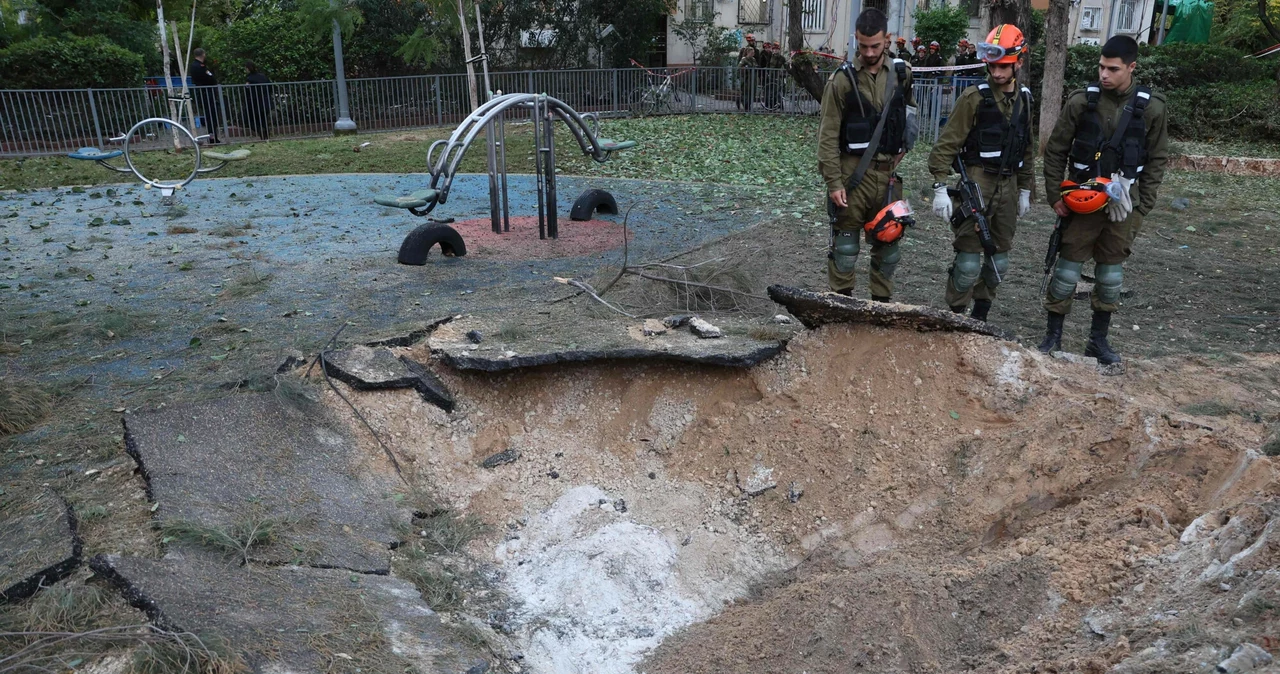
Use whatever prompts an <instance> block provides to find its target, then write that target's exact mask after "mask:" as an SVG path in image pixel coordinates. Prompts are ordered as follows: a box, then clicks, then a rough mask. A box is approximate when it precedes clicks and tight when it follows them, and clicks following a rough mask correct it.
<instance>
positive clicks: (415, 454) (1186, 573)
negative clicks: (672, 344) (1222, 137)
mask: <svg viewBox="0 0 1280 674" xmlns="http://www.w3.org/2000/svg"><path fill="white" fill-rule="evenodd" d="M405 353H407V354H408V355H411V356H414V357H416V358H419V359H424V360H425V359H428V358H429V348H428V347H427V346H425V345H422V346H419V347H415V348H413V349H406V350H405ZM441 375H442V376H443V378H444V379H445V381H446V383H447V384H448V385H449V386H450V387H451V388H452V389H453V390H454V391H455V393H456V395H457V397H458V399H459V409H458V410H457V411H456V412H455V413H454V414H453V415H446V414H445V413H443V412H441V411H439V410H437V409H435V408H433V407H430V406H428V405H426V404H425V403H422V402H421V401H420V400H418V399H417V397H416V394H412V393H395V392H384V393H376V394H374V393H362V394H359V395H357V396H356V397H355V399H354V400H355V402H356V404H357V406H358V407H359V408H360V409H361V411H362V412H363V413H364V414H365V415H366V417H368V418H369V420H370V421H371V423H372V424H373V425H374V427H375V428H377V429H378V430H379V431H381V432H382V433H383V435H384V437H389V438H391V439H392V446H393V447H394V449H395V451H396V452H397V453H398V454H399V455H400V456H401V457H402V458H403V459H404V460H405V463H406V464H407V465H408V466H410V468H409V472H411V473H412V474H413V476H414V479H415V480H419V481H421V482H423V483H425V484H430V485H434V486H436V487H437V488H438V489H439V490H440V491H441V492H442V493H443V494H444V496H445V497H446V498H447V499H448V500H450V501H451V502H453V503H454V504H455V505H456V506H458V507H461V508H464V509H465V510H467V511H468V512H472V513H475V514H477V515H479V516H481V517H482V518H484V519H485V520H486V521H488V522H490V523H492V524H494V525H495V526H496V527H497V530H496V531H495V532H494V533H493V534H492V535H490V536H489V537H488V538H487V539H485V540H482V541H479V542H477V543H474V544H473V546H472V550H471V551H472V553H473V554H474V555H476V556H477V557H478V558H479V559H481V560H482V561H483V560H489V561H488V563H491V564H492V565H493V567H494V569H496V571H495V574H494V579H495V580H494V585H495V587H496V588H497V589H499V590H501V592H502V593H503V595H504V596H505V597H506V599H507V601H508V602H509V603H510V607H511V616H512V618H511V624H510V626H511V629H512V631H513V633H514V638H515V640H516V641H517V643H518V645H519V646H520V648H521V649H522V651H523V654H524V656H525V658H524V659H523V660H521V661H520V663H522V664H516V663H514V662H512V663H508V666H510V667H513V668H518V667H523V668H525V669H526V670H528V669H531V670H532V671H536V672H557V673H559V672H597V671H599V672H634V671H643V672H653V673H655V674H657V673H666V672H671V673H675V672H681V673H700V672H707V673H710V672H725V671H749V672H799V671H805V672H847V671H925V672H945V671H959V670H976V671H1009V672H1031V671H1040V672H1043V671H1064V672H1065V671H1099V672H1101V671H1106V670H1107V669H1109V668H1111V667H1113V666H1114V667H1116V668H1117V671H1134V672H1138V671H1142V672H1148V671H1150V672H1156V671H1202V670H1203V671H1212V667H1213V665H1216V663H1217V662H1218V661H1219V660H1221V659H1223V658H1225V657H1226V656H1227V655H1229V654H1230V651H1231V648H1233V647H1234V646H1235V645H1236V644H1238V643H1239V642H1241V641H1247V640H1252V641H1253V642H1256V643H1260V644H1263V645H1264V647H1274V645H1275V640H1274V637H1273V635H1275V634H1276V633H1277V632H1276V630H1275V628H1276V624H1277V620H1276V618H1277V609H1276V607H1277V606H1280V594H1278V590H1277V588H1278V587H1280V582H1278V580H1277V578H1276V576H1275V573H1274V571H1273V570H1272V568H1271V567H1273V566H1274V564H1275V562H1276V561H1277V550H1276V546H1277V543H1276V542H1275V541H1274V540H1273V538H1272V535H1273V534H1272V532H1273V530H1274V529H1275V526H1276V525H1275V523H1274V521H1273V519H1272V518H1273V517H1274V515H1275V514H1276V513H1277V512H1280V500H1276V498H1275V496H1276V487H1277V482H1276V471H1275V469H1274V466H1273V463H1272V459H1270V458H1268V457H1264V456H1263V455H1262V454H1261V453H1260V452H1259V451H1258V449H1259V447H1260V446H1261V444H1262V442H1263V439H1264V436H1265V435H1266V433H1267V429H1266V428H1265V426H1264V425H1263V424H1262V423H1259V421H1258V419H1260V418H1262V417H1272V416H1274V415H1275V413H1276V412H1277V408H1278V407H1280V391H1277V390H1276V388H1277V387H1278V386H1280V359H1278V358H1276V357H1274V356H1258V357H1250V358H1246V359H1245V360H1243V361H1242V362H1240V363H1238V364H1236V365H1230V366H1223V365H1222V364H1219V363H1215V364H1213V366H1212V367H1209V366H1208V365H1207V364H1200V363H1186V362H1179V363H1174V362H1165V361H1155V362H1147V361H1140V362H1135V363H1131V364H1130V367H1129V374H1128V375H1127V376H1125V377H1103V376H1101V375H1099V374H1098V372H1097V371H1096V370H1094V369H1092V368H1090V367H1087V366H1083V365H1075V364H1070V363H1064V362H1061V361H1056V360H1052V359H1046V358H1044V357H1041V356H1040V355H1039V354H1037V353H1034V352H1030V351H1027V350H1025V349H1022V348H1020V347H1017V346H1015V345H1011V344H1005V343H999V342H996V341H994V340H989V339H985V338H979V337H973V336H961V335H938V334H933V335H925V334H917V333H904V332H891V331H887V330H881V329H873V328H864V327H830V328H824V329H821V330H818V331H815V332H807V333H803V334H802V335H801V336H799V337H797V338H796V339H795V340H793V341H792V343H791V345H790V346H789V348H788V352H787V353H786V354H785V355H784V356H782V357H780V358H777V359H775V360H773V361H771V362H768V363H765V364H763V365H760V366H757V367H755V368H753V369H751V370H745V371H740V370H723V369H715V368H701V367H688V366H676V365H658V364H652V365H617V364H606V365H582V366H576V367H559V368H539V369H533V370H529V371H524V372H515V373H510V374H504V375H479V374H460V373H457V372H452V371H449V370H444V369H441ZM1206 393H1209V394H1211V395H1213V396H1215V397H1216V398H1218V399H1221V400H1228V401H1231V403H1232V405H1231V408H1230V409H1231V410H1233V411H1227V412H1224V411H1221V410H1219V411H1216V412H1214V413H1215V414H1220V415H1221V416H1211V417H1210V416H1200V417H1197V416H1192V415H1188V414H1185V413H1183V412H1179V411H1178V409H1179V407H1180V406H1183V405H1185V404H1186V403H1187V402H1188V401H1198V400H1203V399H1204V398H1205V397H1206ZM338 404H341V403H338ZM1189 409H1190V408H1189ZM508 449H514V450H516V451H517V452H519V454H520V458H519V459H518V460H517V461H515V462H514V463H512V464H509V465H503V466H499V467H497V468H493V469H486V468H482V467H481V466H480V462H481V461H482V460H483V459H484V458H486V457H488V456H490V455H492V454H494V453H497V452H500V451H504V450H508ZM1233 560H1234V561H1233ZM1224 588H1225V589H1224ZM1269 640H1270V641H1269ZM1268 644H1270V645H1268ZM1197 663H1198V664H1197ZM1204 667H1208V668H1209V669H1204Z"/></svg>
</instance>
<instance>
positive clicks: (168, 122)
mask: <svg viewBox="0 0 1280 674" xmlns="http://www.w3.org/2000/svg"><path fill="white" fill-rule="evenodd" d="M150 122H159V123H161V124H166V125H168V126H172V127H177V128H179V129H181V130H182V133H183V134H185V135H186V136H187V138H190V139H191V146H192V147H193V148H194V149H195V153H196V165H195V168H193V169H191V174H190V175H188V176H187V177H186V179H185V180H182V181H181V182H176V183H165V182H163V181H160V180H152V179H150V178H148V177H146V176H144V175H142V172H141V171H139V170H138V167H137V166H134V165H133V158H132V157H131V156H130V155H129V144H130V143H131V142H132V141H133V136H134V134H135V133H137V131H138V129H139V128H141V127H142V125H143V124H147V123H150ZM123 138H124V161H125V163H126V164H128V165H129V170H130V171H132V172H133V175H135V176H137V177H138V180H141V181H142V182H143V183H144V184H146V185H149V186H151V187H158V188H160V189H181V188H183V187H186V186H187V185H189V184H191V181H192V180H195V179H196V176H197V175H199V174H200V144H199V143H197V142H196V137H195V136H194V135H193V134H192V133H191V132H190V131H188V130H187V127H185V126H183V125H181V124H178V123H177V122H174V121H173V120H171V119H165V118H164V117H148V118H146V119H144V120H142V121H141V122H138V123H137V124H134V125H133V126H132V127H131V128H130V129H129V131H128V132H126V133H125V135H124V137H123ZM112 140H116V139H114V138H113V139H112Z"/></svg>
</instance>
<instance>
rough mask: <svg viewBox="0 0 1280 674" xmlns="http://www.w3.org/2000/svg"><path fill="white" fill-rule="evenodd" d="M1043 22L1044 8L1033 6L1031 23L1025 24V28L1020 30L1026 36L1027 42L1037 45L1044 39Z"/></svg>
mask: <svg viewBox="0 0 1280 674" xmlns="http://www.w3.org/2000/svg"><path fill="white" fill-rule="evenodd" d="M1044 22H1045V13H1044V10H1042V9H1034V8H1033V9H1032V10H1031V25H1029V26H1027V28H1026V30H1024V31H1022V34H1023V35H1025V36H1026V38H1027V42H1028V43H1030V44H1033V45H1037V44H1040V43H1041V42H1042V41H1043V40H1044Z"/></svg>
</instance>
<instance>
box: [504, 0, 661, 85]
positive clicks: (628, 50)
mask: <svg viewBox="0 0 1280 674" xmlns="http://www.w3.org/2000/svg"><path fill="white" fill-rule="evenodd" d="M481 8H482V10H484V11H485V14H486V18H485V37H486V38H487V39H488V40H489V42H490V45H491V48H492V49H493V50H494V52H495V57H496V58H498V60H499V61H500V62H501V63H502V64H503V65H510V66H513V67H519V68H547V69H554V68H570V67H588V66H597V65H603V66H605V67H626V66H627V65H628V59H632V58H634V59H635V60H637V61H640V62H644V61H645V59H646V56H647V54H648V53H649V51H650V50H651V49H652V48H653V38H654V30H655V28H654V27H655V26H656V24H657V23H658V22H659V20H661V19H662V17H663V16H666V15H667V14H669V13H671V12H672V11H673V10H674V8H675V5H674V2H673V0H628V1H627V2H618V1H617V0H504V1H503V2H501V3H499V2H496V1H495V2H487V3H482V4H481ZM608 25H612V26H613V27H614V32H613V33H612V34H610V35H608V36H606V37H600V33H601V32H602V31H601V29H602V28H603V27H604V26H608ZM532 27H545V28H547V29H550V30H551V31H553V33H554V35H555V36H556V37H555V40H554V41H553V42H552V44H551V45H549V46H547V47H544V48H539V49H525V48H521V47H520V46H519V45H520V35H521V32H522V31H524V30H526V29H528V28H532ZM594 54H599V55H602V56H603V58H602V59H600V61H598V62H597V61H594V60H593V59H591V56H592V55H594Z"/></svg>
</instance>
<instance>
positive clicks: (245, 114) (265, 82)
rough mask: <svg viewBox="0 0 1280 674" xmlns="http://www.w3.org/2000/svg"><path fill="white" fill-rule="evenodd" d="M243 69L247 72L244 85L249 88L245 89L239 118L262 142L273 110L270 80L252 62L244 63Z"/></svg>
mask: <svg viewBox="0 0 1280 674" xmlns="http://www.w3.org/2000/svg"><path fill="white" fill-rule="evenodd" d="M244 68H245V70H246V71H247V72H248V76H247V77H246V78H245V83H246V84H248V85H249V86H248V87H246V88H245V95H244V103H243V109H242V110H241V117H242V118H243V119H244V125H245V126H246V127H248V128H249V129H250V130H252V131H253V132H254V133H255V134H257V136H258V137H259V138H261V139H262V140H267V135H268V128H267V127H268V121H269V118H270V115H271V111H272V110H273V109H274V108H275V96H274V95H273V94H274V93H275V92H274V91H272V86H271V80H270V79H268V78H267V76H266V75H264V74H263V73H262V71H261V70H259V69H258V66H257V65H256V64H254V62H253V61H245V63H244Z"/></svg>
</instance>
